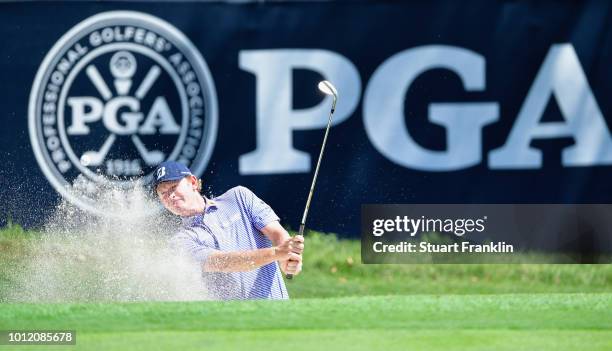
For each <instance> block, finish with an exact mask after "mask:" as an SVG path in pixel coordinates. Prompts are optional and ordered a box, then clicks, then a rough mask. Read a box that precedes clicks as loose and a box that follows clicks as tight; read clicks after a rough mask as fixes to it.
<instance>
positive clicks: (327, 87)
mask: <svg viewBox="0 0 612 351" xmlns="http://www.w3.org/2000/svg"><path fill="white" fill-rule="evenodd" d="M318 87H319V90H321V91H322V92H323V93H324V94H326V95H331V96H332V97H333V98H334V100H333V102H332V108H331V111H330V112H329V119H328V120H327V127H326V128H325V136H324V137H323V144H322V145H321V151H320V152H319V160H318V161H317V166H316V167H315V172H314V176H313V178H312V184H310V192H309V193H308V199H307V200H306V208H304V215H302V221H301V222H300V230H299V233H298V235H304V228H305V226H306V217H307V216H308V209H309V208H310V201H311V200H312V194H313V193H314V188H315V184H316V183H317V176H318V175H319V167H320V166H321V159H322V158H323V151H325V144H326V143H327V135H328V134H329V128H330V127H331V122H332V117H333V116H334V111H335V110H336V102H337V101H338V91H337V90H336V88H335V87H334V86H333V84H332V83H330V82H329V81H327V80H323V81H321V82H319V85H318ZM287 279H293V274H287Z"/></svg>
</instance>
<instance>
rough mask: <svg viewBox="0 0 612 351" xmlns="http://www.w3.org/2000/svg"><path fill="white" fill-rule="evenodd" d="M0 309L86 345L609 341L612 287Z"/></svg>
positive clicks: (552, 345) (432, 346)
mask: <svg viewBox="0 0 612 351" xmlns="http://www.w3.org/2000/svg"><path fill="white" fill-rule="evenodd" d="M0 310H1V313H2V316H3V318H2V319H1V321H0V329H26V328H27V329H32V328H36V329H76V330H77V340H78V342H77V344H78V349H83V350H105V349H127V348H129V349H134V350H139V349H142V350H156V349H161V348H163V347H165V348H169V347H170V348H172V349H181V350H182V349H185V350H191V349H193V350H196V349H212V350H230V349H235V348H239V347H241V348H244V347H245V345H248V349H249V350H259V349H261V350H276V349H284V348H286V347H287V345H288V344H290V345H291V348H292V349H296V350H312V349H351V350H372V349H385V350H405V349H414V350H448V349H452V350H481V349H482V350H491V349H495V350H534V349H538V350H556V351H558V350H586V349H588V350H609V349H610V348H612V315H611V314H610V311H611V310H612V294H519V295H445V296H436V295H419V296H377V297H348V298H329V299H301V300H294V301H281V302H279V301H249V302H225V303H219V302H187V303H173V302H169V303H131V304H127V303H122V304H118V303H108V304H5V305H1V307H0ZM241 345H242V346H241Z"/></svg>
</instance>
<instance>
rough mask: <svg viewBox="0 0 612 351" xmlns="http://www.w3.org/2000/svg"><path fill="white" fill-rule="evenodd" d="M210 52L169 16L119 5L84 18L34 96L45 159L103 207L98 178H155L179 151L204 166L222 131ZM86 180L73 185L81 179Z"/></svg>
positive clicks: (63, 183)
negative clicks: (205, 55)
mask: <svg viewBox="0 0 612 351" xmlns="http://www.w3.org/2000/svg"><path fill="white" fill-rule="evenodd" d="M217 118H218V116H217V97H216V92H215V88H214V83H213V80H212V77H211V74H210V72H209V70H208V67H207V65H206V62H205V61H204V59H203V58H202V56H201V55H200V53H199V52H198V50H197V49H196V48H195V46H194V45H193V44H192V43H191V42H190V41H189V39H188V38H187V37H186V36H185V35H184V34H182V33H181V32H180V31H179V30H177V29H176V28H175V27H173V26H172V25H171V24H169V23H167V22H165V21H163V20H161V19H159V18H157V17H153V16H150V15H147V14H144V13H140V12H131V11H113V12H105V13H101V14H98V15H95V16H93V17H90V18H88V19H86V20H84V21H83V22H81V23H79V24H77V25H76V26H75V27H74V28H72V29H71V30H70V31H69V32H68V33H66V34H65V35H64V36H63V37H62V38H61V39H60V40H58V42H57V43H56V44H55V46H53V48H52V49H51V50H50V52H49V53H48V54H47V56H46V57H45V59H44V61H43V63H42V65H41V66H40V68H39V71H38V73H37V75H36V78H35V81H34V85H33V88H32V92H31V95H30V104H29V127H30V128H29V130H30V140H31V143H32V146H33V150H34V153H35V155H36V158H37V160H38V163H39V165H40V167H41V169H42V170H43V172H44V174H45V176H46V177H47V178H48V179H49V181H50V182H51V184H52V185H53V186H54V187H55V189H56V190H57V191H59V192H60V193H61V194H62V195H63V196H64V197H67V198H68V199H69V200H71V201H72V202H74V203H76V204H77V205H79V206H80V207H82V208H85V209H89V210H92V211H94V212H96V210H95V206H93V204H94V203H95V201H96V196H98V192H99V188H100V186H105V185H111V186H113V187H119V188H121V187H129V186H130V184H131V181H132V180H134V179H140V178H144V179H145V181H150V179H151V178H152V177H153V174H152V172H153V170H154V168H155V166H157V165H158V164H159V163H161V162H163V161H165V160H176V161H179V162H182V163H184V164H185V165H187V166H188V167H190V168H191V169H192V170H194V172H197V173H199V174H201V173H202V172H203V171H204V169H205V168H206V165H207V163H208V160H209V158H210V155H211V154H212V150H213V147H214V144H215V138H216V135H217ZM77 179H79V180H81V181H80V182H78V184H81V185H83V184H84V186H82V189H78V190H79V191H78V192H75V191H72V190H74V189H72V188H71V185H72V184H76V183H75V180H77Z"/></svg>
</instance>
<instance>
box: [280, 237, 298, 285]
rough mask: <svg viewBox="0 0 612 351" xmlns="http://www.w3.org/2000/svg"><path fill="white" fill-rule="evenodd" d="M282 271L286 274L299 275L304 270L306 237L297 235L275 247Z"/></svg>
mask: <svg viewBox="0 0 612 351" xmlns="http://www.w3.org/2000/svg"><path fill="white" fill-rule="evenodd" d="M275 252H276V254H277V257H278V261H279V265H280V268H281V271H283V273H285V274H292V275H297V274H299V273H300V272H301V271H302V253H303V252H304V237H303V236H301V235H296V236H294V237H290V238H288V239H287V240H285V241H284V242H283V243H282V244H280V245H278V246H277V247H275Z"/></svg>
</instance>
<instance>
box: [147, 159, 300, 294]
mask: <svg viewBox="0 0 612 351" xmlns="http://www.w3.org/2000/svg"><path fill="white" fill-rule="evenodd" d="M154 177H155V178H154V184H153V185H154V187H155V191H156V193H157V195H158V196H159V199H160V201H161V203H162V204H163V205H164V207H165V208H166V209H168V210H169V211H170V212H172V213H173V214H175V215H178V216H180V217H182V221H183V225H182V227H181V229H180V230H179V231H178V232H177V233H176V234H175V235H174V236H173V237H172V240H171V241H172V243H173V244H174V245H175V246H176V247H177V248H178V249H179V250H180V251H182V252H183V253H185V254H188V255H190V256H191V257H192V258H193V259H194V260H195V261H196V262H197V263H198V264H199V265H201V267H202V272H203V273H202V275H203V278H204V283H205V287H206V290H207V292H208V294H209V296H210V297H211V298H214V299H223V300H229V299H232V300H234V299H287V298H289V295H288V294H287V288H286V287H285V282H284V281H283V275H282V273H285V274H293V275H297V274H299V273H300V271H301V270H302V252H303V250H304V238H303V237H301V236H295V237H291V236H289V233H287V231H286V230H285V229H284V228H283V227H282V226H281V225H280V223H279V218H278V216H277V215H276V214H275V213H274V211H273V210H272V209H271V208H270V206H268V205H267V204H266V203H265V202H263V201H262V200H260V199H259V198H258V197H257V196H255V194H253V192H251V191H250V190H249V189H247V188H245V187H242V186H238V187H235V188H232V189H230V190H228V191H227V192H226V193H224V194H223V195H220V196H218V197H215V198H213V199H209V198H207V197H205V196H203V195H201V194H200V190H201V182H200V181H199V180H198V179H197V178H196V177H195V176H194V175H193V174H192V173H191V171H190V170H189V169H188V168H187V167H186V166H185V165H183V164H181V163H178V162H174V161H166V162H163V163H161V164H160V165H159V166H158V167H157V169H156V170H155V173H154ZM281 272H282V273H281Z"/></svg>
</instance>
